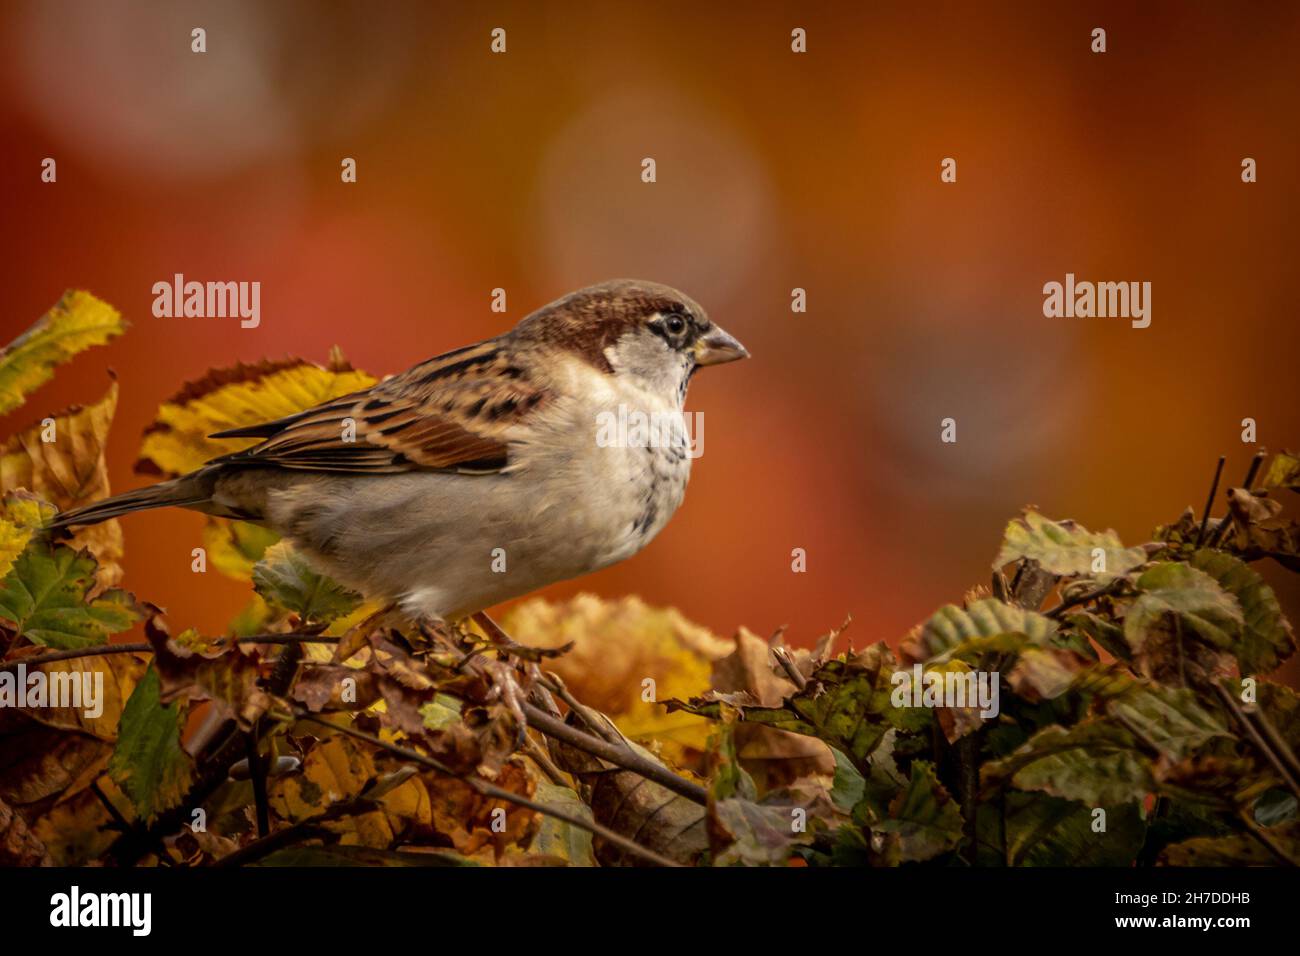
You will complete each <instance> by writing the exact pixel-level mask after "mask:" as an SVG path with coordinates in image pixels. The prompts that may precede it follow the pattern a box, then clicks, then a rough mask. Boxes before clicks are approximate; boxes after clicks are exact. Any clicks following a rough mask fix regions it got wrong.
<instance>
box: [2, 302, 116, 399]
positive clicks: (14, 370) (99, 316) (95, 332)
mask: <svg viewBox="0 0 1300 956" xmlns="http://www.w3.org/2000/svg"><path fill="white" fill-rule="evenodd" d="M125 330H126V323H125V322H123V321H122V316H121V315H120V314H118V311H117V310H116V309H114V308H113V307H112V306H111V305H109V304H108V303H107V302H101V301H100V300H99V299H96V298H95V297H94V296H93V295H91V294H90V293H89V292H76V291H73V290H68V291H67V292H65V293H63V298H61V299H59V301H58V302H56V303H55V304H54V307H53V308H51V309H50V311H48V312H46V313H45V315H43V316H41V318H40V319H38V320H37V322H36V324H35V325H33V326H32V327H31V328H30V329H28V330H27V331H26V332H24V333H23V334H22V335H20V336H18V338H16V339H14V340H13V341H12V342H10V343H9V345H8V346H7V347H6V348H5V349H3V350H0V415H4V414H6V413H8V412H11V411H13V410H14V409H15V408H17V407H18V406H19V405H21V404H22V403H23V399H24V398H26V397H27V396H28V395H30V394H31V393H32V392H33V391H35V390H36V389H37V388H38V387H40V386H41V385H43V384H45V383H46V382H48V381H49V380H50V378H51V376H53V374H54V366H56V365H58V364H59V363H60V362H66V361H67V360H68V359H70V358H72V356H74V355H76V354H77V353H78V352H81V351H84V350H85V349H88V348H90V347H91V346H92V345H103V344H104V343H105V342H107V341H108V340H109V339H110V338H112V337H113V336H115V335H121V334H122V332H124V331H125Z"/></svg>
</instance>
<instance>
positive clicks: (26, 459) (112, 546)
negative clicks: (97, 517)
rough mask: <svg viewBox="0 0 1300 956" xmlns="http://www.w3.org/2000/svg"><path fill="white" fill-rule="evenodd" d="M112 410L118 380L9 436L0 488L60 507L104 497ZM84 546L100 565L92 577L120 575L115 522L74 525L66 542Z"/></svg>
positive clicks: (110, 580)
mask: <svg viewBox="0 0 1300 956" xmlns="http://www.w3.org/2000/svg"><path fill="white" fill-rule="evenodd" d="M116 411H117V382H116V381H114V382H113V383H112V384H110V385H109V387H108V391H107V392H106V393H105V395H104V397H103V398H101V399H100V400H99V401H98V402H96V403H95V404H94V405H87V406H80V405H74V406H72V407H71V408H69V409H67V410H65V411H63V412H60V413H59V414H58V415H56V416H55V417H54V418H53V419H47V420H46V421H45V422H43V423H38V424H36V425H33V426H32V427H30V428H28V429H27V430H26V431H22V432H19V433H18V434H16V435H12V436H10V437H9V439H8V440H7V441H5V442H4V444H3V445H0V492H12V491H16V490H18V489H20V488H25V489H27V490H28V491H31V492H34V493H36V494H37V495H40V496H41V497H42V498H44V499H45V500H46V501H49V502H51V503H52V504H55V505H57V506H58V507H59V510H61V511H67V510H69V509H71V508H79V507H81V506H82V505H86V504H90V503H91V502H93V501H99V500H100V499H101V498H106V497H108V494H109V488H108V463H107V462H106V461H105V459H104V451H105V447H106V445H107V443H108V431H109V428H110V427H111V426H112V424H113V414H114V413H115V412H116ZM69 543H70V544H71V545H72V547H74V548H86V549H87V550H89V551H90V553H91V554H92V555H94V556H95V560H96V561H97V562H98V564H99V567H98V570H97V571H96V572H95V581H96V583H97V584H98V585H99V586H100V587H111V586H112V585H114V584H116V583H117V582H118V581H119V580H121V578H122V567H121V564H120V563H119V562H120V561H121V559H122V528H121V526H120V525H119V524H118V523H117V521H105V522H104V523H103V524H98V525H90V526H88V527H84V528H78V529H77V530H76V533H75V534H73V536H72V539H71V541H70V542H69Z"/></svg>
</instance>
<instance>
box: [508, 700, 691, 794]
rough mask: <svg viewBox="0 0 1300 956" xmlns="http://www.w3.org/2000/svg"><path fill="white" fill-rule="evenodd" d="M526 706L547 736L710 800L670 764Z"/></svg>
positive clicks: (673, 788) (533, 724) (533, 722)
mask: <svg viewBox="0 0 1300 956" xmlns="http://www.w3.org/2000/svg"><path fill="white" fill-rule="evenodd" d="M523 706H524V715H525V716H526V717H527V718H528V725H529V726H530V727H536V728H537V729H538V730H540V731H541V732H542V733H544V734H546V736H548V737H553V738H555V739H556V740H559V741H562V742H563V743H566V744H568V745H569V746H571V747H576V748H577V749H578V750H582V751H585V752H586V753H589V754H591V755H592V756H594V757H599V758H601V759H602V760H607V761H609V762H610V763H612V764H617V765H618V766H620V767H622V768H624V769H625V770H631V771H632V772H633V773H639V774H640V775H641V776H643V777H645V778H647V779H648V780H653V781H654V782H655V783H657V784H659V785H660V786H663V787H666V788H667V789H669V790H671V791H672V792H673V793H676V794H680V795H681V796H683V797H685V798H686V799H687V800H690V801H692V802H693V803H698V804H700V805H701V806H704V805H705V804H707V803H708V802H709V798H708V793H707V792H706V791H705V789H704V788H703V787H701V786H700V785H699V784H698V783H694V782H692V781H690V780H687V779H686V778H685V777H679V776H677V774H675V773H673V772H672V771H671V770H669V769H668V768H667V767H665V766H663V765H662V764H658V763H655V762H654V761H653V760H650V759H648V758H646V757H643V756H642V755H641V754H639V753H637V752H636V751H635V750H630V749H628V748H627V747H616V746H614V745H613V744H611V743H609V742H608V741H606V740H600V739H599V738H596V737H593V736H591V735H590V734H584V733H583V732H582V731H581V730H578V729H577V728H576V727H570V726H569V725H568V724H566V723H565V722H564V721H562V720H560V719H559V718H558V717H552V716H551V715H550V714H548V713H546V712H545V711H544V710H542V709H541V708H540V707H535V706H534V705H532V704H524V705H523Z"/></svg>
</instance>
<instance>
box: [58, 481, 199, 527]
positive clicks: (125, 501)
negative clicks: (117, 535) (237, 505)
mask: <svg viewBox="0 0 1300 956" xmlns="http://www.w3.org/2000/svg"><path fill="white" fill-rule="evenodd" d="M205 472H206V469H201V470H199V471H196V472H193V473H192V474H189V475H182V476H181V477H180V478H173V479H172V480H171V481H162V482H159V483H158V484H156V485H150V486H149V487H147V488H137V489H136V490H135V491H128V492H125V493H123V494H120V495H114V496H113V497H111V498H105V499H104V500H103V501H97V502H95V503H94V504H93V505H86V507H84V508H76V509H74V510H72V511H64V512H62V513H60V514H58V515H56V516H55V517H54V520H53V521H52V522H50V529H51V530H58V529H60V528H70V527H72V526H73V525H83V524H99V523H100V522H101V521H108V520H109V519H111V518H119V517H121V516H122V515H125V514H130V513H131V512H133V511H147V510H149V509H150V508H166V507H169V506H172V505H176V506H179V507H182V508H192V507H195V506H197V505H201V504H204V503H205V502H207V501H209V500H211V497H212V476H211V475H209V474H207V473H205Z"/></svg>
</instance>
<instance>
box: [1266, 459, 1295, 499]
mask: <svg viewBox="0 0 1300 956" xmlns="http://www.w3.org/2000/svg"><path fill="white" fill-rule="evenodd" d="M1260 484H1261V485H1263V487H1265V488H1289V489H1290V490H1291V491H1300V455H1296V454H1293V453H1292V452H1289V451H1283V452H1279V453H1278V454H1276V455H1274V456H1273V460H1272V461H1270V462H1269V463H1268V470H1267V471H1266V472H1264V477H1263V478H1262V479H1261V480H1260Z"/></svg>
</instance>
